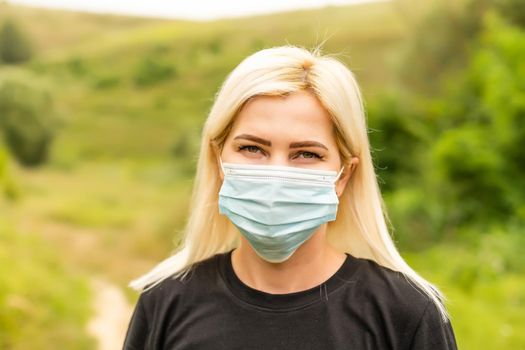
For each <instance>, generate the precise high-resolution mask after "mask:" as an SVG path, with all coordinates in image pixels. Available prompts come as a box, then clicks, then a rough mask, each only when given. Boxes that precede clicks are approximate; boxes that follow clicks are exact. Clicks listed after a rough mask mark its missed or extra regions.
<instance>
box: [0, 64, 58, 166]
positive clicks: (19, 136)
mask: <svg viewBox="0 0 525 350" xmlns="http://www.w3.org/2000/svg"><path fill="white" fill-rule="evenodd" d="M58 125H59V124H58V119H57V116H56V112H55V110H54V105H53V98H52V96H51V93H50V92H49V90H48V89H46V88H44V87H43V86H39V85H38V79H37V78H36V77H34V76H32V75H30V74H28V73H27V72H23V71H6V70H3V71H2V77H1V78H0V128H1V130H2V132H3V135H4V139H5V142H6V144H7V146H8V148H9V150H10V151H11V153H12V154H13V155H14V156H15V157H16V159H17V160H18V161H19V162H20V163H21V164H22V165H25V166H37V165H40V164H42V163H43V162H45V161H46V159H47V156H48V152H49V147H50V145H51V142H52V140H53V137H54V135H55V132H56V130H57V127H58Z"/></svg>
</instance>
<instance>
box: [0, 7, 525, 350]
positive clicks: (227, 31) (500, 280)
mask: <svg viewBox="0 0 525 350" xmlns="http://www.w3.org/2000/svg"><path fill="white" fill-rule="evenodd" d="M223 3H228V2H227V1H224V2H223ZM286 10H287V12H279V13H266V14H259V15H253V14H252V15H248V14H243V13H235V16H236V17H235V18H234V17H231V18H211V17H210V18H207V19H206V18H194V19H189V18H186V19H173V18H172V19H168V18H160V17H161V16H160V15H158V16H157V17H158V18H155V14H149V15H148V17H139V16H131V15H122V14H120V15H115V14H93V13H85V12H84V13H83V12H72V11H64V10H59V9H42V8H35V7H30V6H28V5H27V4H26V5H23V6H22V5H20V4H15V3H8V2H0V349H10V350H11V349H17V350H18V349H37V350H38V349H53V348H56V345H57V344H61V346H60V347H61V348H64V349H118V348H121V345H122V341H123V336H124V332H125V330H126V327H127V323H128V321H129V318H130V316H131V312H132V309H133V306H134V303H135V302H136V300H137V297H138V295H137V294H136V293H135V292H133V291H131V290H130V289H129V288H127V287H126V285H127V283H128V282H129V281H130V280H131V279H133V278H135V277H137V276H139V275H141V274H142V273H145V272H146V271H148V270H149V269H150V268H151V267H153V266H154V265H155V263H157V262H159V261H160V260H161V259H163V258H165V257H167V256H168V255H169V254H170V252H172V251H173V249H174V248H175V247H176V245H177V243H178V242H179V238H180V232H181V230H182V228H183V226H184V224H185V220H186V216H187V214H188V213H187V210H188V200H189V195H190V190H191V185H192V177H193V175H194V171H195V165H196V158H197V153H198V147H199V146H198V145H199V137H200V132H201V127H202V125H203V122H204V120H205V119H206V117H207V113H208V112H209V110H210V107H211V105H212V103H213V98H214V95H215V93H216V92H217V90H218V88H219V86H220V84H221V82H222V81H223V80H224V78H225V77H226V75H227V74H228V73H229V72H230V71H231V70H232V69H233V68H234V67H235V66H236V65H237V64H238V63H239V62H240V61H241V60H242V59H243V58H245V57H246V56H247V55H249V54H251V53H253V52H255V51H257V50H259V49H262V48H265V47H270V46H275V45H283V44H286V43H290V44H295V45H301V46H305V47H307V48H312V47H314V46H316V45H317V44H319V43H320V42H322V41H324V40H326V42H325V44H324V46H323V47H324V53H327V54H333V55H335V56H336V57H338V58H339V59H341V60H342V61H344V62H345V63H346V64H347V65H348V67H350V68H351V69H352V70H353V71H354V73H355V74H356V76H357V79H358V81H359V83H360V84H361V87H362V90H363V93H364V98H365V104H366V108H367V118H368V124H369V125H368V126H369V129H370V130H369V131H370V132H369V137H370V140H371V143H372V147H373V157H374V160H375V166H376V169H377V173H378V178H379V181H380V186H381V189H382V192H383V195H384V199H385V202H386V205H387V208H388V211H389V215H390V219H391V222H392V227H393V229H392V233H393V236H394V240H395V242H396V244H397V246H398V248H399V250H400V252H401V254H402V255H403V257H404V258H405V259H407V261H408V262H409V263H410V264H411V265H412V266H413V267H414V268H415V269H416V271H418V272H420V273H421V275H423V276H424V277H425V278H427V279H429V280H430V281H432V282H433V283H435V284H436V285H437V286H438V287H440V288H441V289H442V290H443V292H444V293H445V294H446V295H447V296H448V302H447V306H448V308H449V310H450V313H451V317H452V323H453V326H454V330H455V332H456V337H457V341H458V345H459V347H460V348H461V349H523V348H525V274H524V272H525V252H524V247H525V228H524V223H525V180H524V178H525V146H524V144H525V63H524V62H525V32H524V28H525V1H523V0H461V1H453V0H444V1H417V0H392V1H381V2H369V3H362V4H353V5H344V6H342V5H338V6H334V5H331V6H323V7H318V8H312V9H302V10H292V9H286ZM199 13H200V14H201V15H202V14H207V13H208V12H206V8H202V9H201V10H200V11H199ZM233 14H234V13H233V12H232V15H233ZM226 15H227V14H226ZM222 16H223V17H224V16H225V15H224V14H222Z"/></svg>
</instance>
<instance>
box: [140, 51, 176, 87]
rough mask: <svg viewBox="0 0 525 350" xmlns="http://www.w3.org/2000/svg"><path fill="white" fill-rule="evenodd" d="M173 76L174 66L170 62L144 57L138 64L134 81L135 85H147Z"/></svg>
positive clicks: (174, 73)
mask: <svg viewBox="0 0 525 350" xmlns="http://www.w3.org/2000/svg"><path fill="white" fill-rule="evenodd" d="M175 76H176V71H175V68H174V67H173V66H171V65H170V64H168V63H166V62H161V61H159V60H158V59H155V58H152V57H146V58H144V59H143V60H142V61H141V62H140V63H139V64H138V66H137V68H136V70H135V77H134V81H135V84H136V85H137V86H149V85H154V84H156V83H159V82H162V81H165V80H168V79H171V78H173V77H175Z"/></svg>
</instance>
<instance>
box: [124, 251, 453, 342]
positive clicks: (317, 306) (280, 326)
mask: <svg viewBox="0 0 525 350" xmlns="http://www.w3.org/2000/svg"><path fill="white" fill-rule="evenodd" d="M346 255H347V257H346V260H345V262H344V263H343V265H342V266H341V267H340V268H339V269H338V271H337V272H336V273H335V274H334V275H332V276H331V277H330V278H329V279H328V280H327V281H325V282H324V283H322V284H321V285H319V286H317V287H314V288H311V289H308V290H304V291H300V292H295V293H289V294H270V293H266V292H262V291H259V290H256V289H253V288H251V287H249V286H247V285H246V284H244V283H243V282H242V281H241V280H240V279H239V278H238V277H237V275H236V274H235V272H234V270H233V267H232V263H231V251H229V252H226V253H222V254H217V255H215V256H213V257H211V258H209V259H206V260H204V261H201V262H198V263H196V264H195V265H194V268H193V269H192V270H191V272H190V273H189V275H188V276H187V279H184V280H183V281H181V280H180V279H175V278H168V279H166V280H164V281H163V282H161V283H160V284H158V285H157V286H155V287H154V288H152V289H150V290H148V291H146V292H143V293H142V294H141V295H140V297H139V300H138V302H137V305H136V307H135V310H134V313H133V316H132V318H131V321H130V323H129V328H128V331H127V335H126V340H125V342H124V349H126V350H132V349H141V350H142V349H170V350H189V349H192V350H193V349H199V350H200V349H206V350H207V349H229V350H232V349H243V350H245V349H261V350H274V349H286V350H293V349H301V350H306V349H315V350H319V349H358V350H360V349H374V350H377V349H394V350H397V349H457V346H456V340H455V336H454V332H453V330H452V326H451V324H450V322H446V323H443V322H442V321H441V317H440V314H439V312H438V309H437V307H436V306H435V304H434V303H433V302H431V301H430V299H429V298H428V296H426V295H424V294H423V293H422V292H420V291H419V290H417V289H416V288H415V287H413V285H412V284H410V283H409V282H408V281H407V280H406V278H405V277H404V276H403V275H402V274H401V273H399V272H396V271H393V270H390V269H388V268H385V267H383V266H381V265H379V264H377V263H375V262H374V261H372V260H368V259H362V258H356V257H354V256H352V255H350V254H346Z"/></svg>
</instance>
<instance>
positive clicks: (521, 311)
mask: <svg viewBox="0 0 525 350" xmlns="http://www.w3.org/2000/svg"><path fill="white" fill-rule="evenodd" d="M475 237H476V240H477V242H472V241H470V240H467V241H465V242H459V241H457V242H449V243H443V244H441V245H437V246H435V247H433V248H431V249H428V250H425V251H422V252H418V253H412V254H408V253H406V254H403V255H404V257H405V258H406V259H407V261H408V262H409V263H410V264H411V265H412V266H413V267H414V269H416V271H418V272H420V273H421V275H423V277H425V278H427V279H428V280H430V281H431V282H433V283H435V284H436V285H437V286H438V287H439V288H440V289H441V290H442V291H443V292H444V294H445V295H446V297H447V298H448V301H447V307H448V310H449V312H450V315H451V320H452V325H453V327H454V331H455V333H456V338H457V342H458V346H459V348H460V349H466V350H468V349H472V350H475V349H522V348H523V347H525V334H524V333H523V330H524V329H525V317H523V315H525V275H524V272H525V269H524V267H525V257H524V256H523V254H522V253H521V247H523V244H524V243H525V237H524V235H523V232H514V233H502V232H493V233H487V234H484V235H479V234H478V235H476V236H475Z"/></svg>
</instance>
